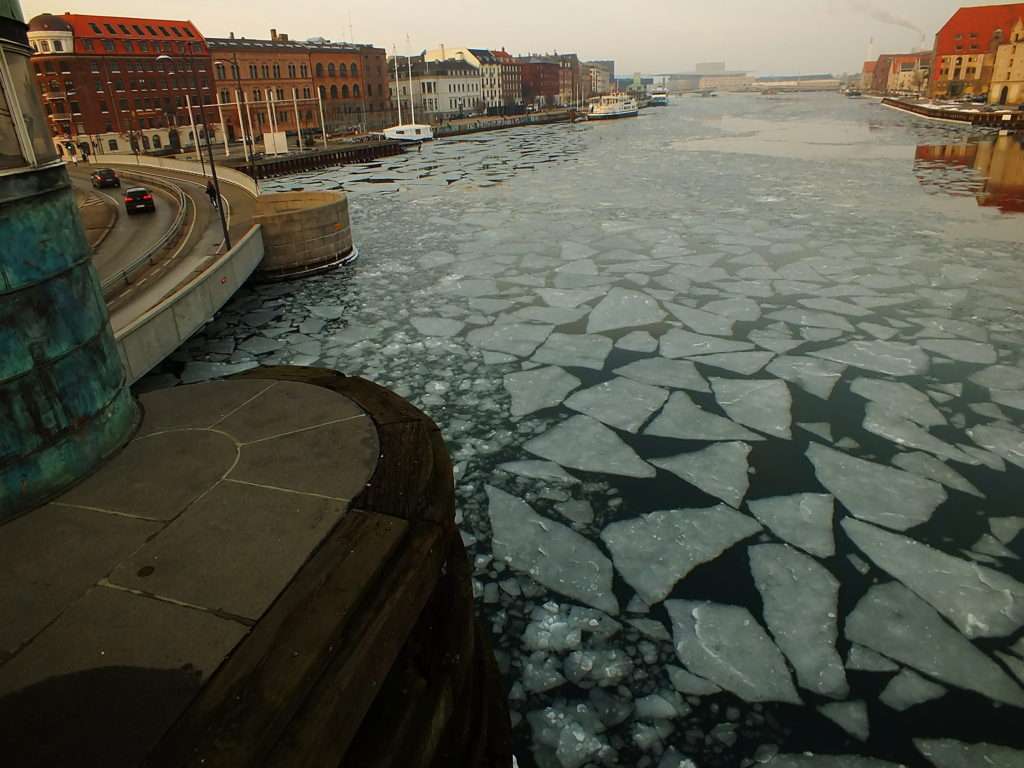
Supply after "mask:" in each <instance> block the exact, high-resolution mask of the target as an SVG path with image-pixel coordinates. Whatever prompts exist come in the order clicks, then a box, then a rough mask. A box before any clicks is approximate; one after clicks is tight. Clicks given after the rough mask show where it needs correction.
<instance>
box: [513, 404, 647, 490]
mask: <svg viewBox="0 0 1024 768" xmlns="http://www.w3.org/2000/svg"><path fill="white" fill-rule="evenodd" d="M523 448H524V449H525V450H527V451H529V452H530V453H532V454H535V455H537V456H540V457H541V458H543V459H548V460H550V461H554V462H556V463H557V464H561V465H562V466H563V467H569V468H570V469H579V470H582V471H584V472H603V473H607V474H610V475H622V476H625V477H654V476H655V475H656V474H657V473H656V472H655V471H654V468H653V467H651V466H650V465H649V464H647V463H646V462H645V461H643V460H642V459H641V458H640V457H639V456H637V455H636V453H635V452H634V451H633V449H632V448H630V447H629V446H628V445H626V444H625V443H624V442H623V441H622V438H620V437H619V436H618V435H617V434H615V432H613V431H612V430H610V429H609V428H608V427H606V426H605V425H604V424H602V423H601V422H599V421H598V420H597V419H592V418H591V417H589V416H573V417H572V418H570V419H568V420H566V421H563V422H562V423H561V424H558V425H557V426H555V427H553V428H552V429H550V430H548V431H547V432H545V433H544V434H543V435H541V436H540V437H535V438H534V439H532V440H530V441H529V442H527V443H526V444H525V445H524V446H523Z"/></svg>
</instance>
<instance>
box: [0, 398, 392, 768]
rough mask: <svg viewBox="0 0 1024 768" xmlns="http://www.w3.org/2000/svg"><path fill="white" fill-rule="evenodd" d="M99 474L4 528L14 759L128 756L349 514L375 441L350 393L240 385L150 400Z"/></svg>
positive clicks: (1, 683)
mask: <svg viewBox="0 0 1024 768" xmlns="http://www.w3.org/2000/svg"><path fill="white" fill-rule="evenodd" d="M141 403H142V406H143V408H144V411H145V417H144V419H143V422H142V425H141V428H140V430H139V432H138V435H137V436H136V437H135V439H134V440H133V441H132V442H131V443H130V444H129V445H128V446H127V447H126V448H125V449H124V451H122V452H121V453H120V454H119V455H118V456H116V457H115V458H114V459H113V460H111V461H110V462H109V463H107V464H106V465H105V466H104V467H103V468H102V469H101V470H100V471H99V472H97V473H96V474H95V475H93V476H92V477H90V478H88V479H87V480H85V481H84V482H82V483H81V484H80V485H78V486H77V487H75V488H74V489H72V490H71V491H69V492H68V493H66V494H65V495H63V496H62V497H60V498H58V499H57V500H56V501H54V502H53V503H51V504H48V505H46V506H45V507H42V508H40V509H37V510H35V511H33V512H31V513H29V514H27V515H25V516H23V517H21V518H18V519H16V520H14V521H12V522H10V523H8V524H6V525H4V526H2V527H0V562H2V563H3V564H4V573H5V578H4V579H3V580H0V615H2V616H3V617H4V621H3V622H0V722H3V728H2V729H0V754H3V756H4V760H3V762H4V764H5V765H9V766H20V765H104V766H125V765H132V764H134V763H135V762H136V761H137V760H138V759H139V758H140V757H141V756H143V755H145V754H146V753H147V752H148V751H149V750H150V749H151V748H152V747H153V745H154V744H155V743H156V742H157V740H158V739H159V738H160V737H161V735H162V734H163V733H164V732H165V731H166V729H167V728H168V727H169V726H170V725H171V724H172V723H173V722H174V721H175V720H176V719H177V718H178V716H179V715H180V713H181V712H182V711H183V710H184V709H185V708H186V706H187V705H188V703H189V702H190V701H191V700H192V699H193V698H194V696H195V695H196V693H197V692H198V690H199V689H200V688H201V686H203V685H204V683H205V681H207V680H208V679H209V677H210V675H211V674H212V673H213V672H214V670H216V669H217V667H218V666H219V665H220V664H221V662H222V661H223V660H224V659H225V657H227V656H228V655H229V654H230V653H231V651H232V649H234V648H235V646H236V645H237V644H238V643H239V642H240V641H241V640H242V639H243V638H244V637H245V636H246V635H247V634H248V633H249V631H250V628H251V627H252V626H253V625H254V624H255V623H256V622H257V621H258V620H259V619H260V617H261V616H262V615H263V614H264V613H265V612H266V611H267V609H268V608H269V607H270V606H271V604H272V603H273V602H274V600H275V598H277V597H278V595H279V594H280V593H281V592H282V590H283V589H284V588H285V587H286V586H287V585H288V584H289V582H290V581H291V580H292V579H293V577H294V576H295V574H296V572H297V571H298V570H299V569H300V568H301V567H302V566H303V564H304V563H306V561H307V560H309V558H310V556H311V554H312V553H313V552H314V550H316V549H317V547H318V546H319V545H320V543H321V541H322V540H323V539H324V538H325V537H326V536H327V535H328V534H330V533H331V531H332V529H333V528H334V527H335V525H336V524H337V523H339V521H341V520H342V519H343V518H345V517H346V515H347V514H348V507H349V501H350V500H351V499H352V498H354V497H355V496H356V495H358V494H359V493H360V491H361V490H362V489H363V488H364V486H365V485H366V484H367V482H368V481H369V479H370V477H371V476H372V475H373V473H374V470H375V467H376V463H377V456H378V452H379V451H378V444H379V443H378V435H377V430H376V428H375V426H374V424H373V421H372V420H371V418H370V417H369V416H368V415H367V414H366V413H365V412H364V411H363V410H362V409H361V408H360V407H359V406H357V405H356V404H355V403H354V402H353V401H352V400H351V399H349V398H347V397H345V396H343V395H341V394H338V393H335V392H332V391H330V390H327V389H323V388H320V387H315V386H310V385H308V384H302V383H296V382H287V381H271V380H260V379H251V380H236V381H227V382H215V383H209V384H198V385H193V386H187V387H178V388H175V389H170V390H162V391H158V392H154V393H150V394H148V395H144V396H143V397H142V398H141Z"/></svg>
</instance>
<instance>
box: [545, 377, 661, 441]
mask: <svg viewBox="0 0 1024 768" xmlns="http://www.w3.org/2000/svg"><path fill="white" fill-rule="evenodd" d="M667 398H668V392H667V391H665V390H664V389H659V388H658V387H652V386H650V385H648V384H640V383H638V382H636V381H631V380H630V379H625V378H621V377H618V378H614V379H611V380H610V381H606V382H603V383H601V384H598V385H597V386H594V387H590V388H589V389H582V390H580V391H579V392H577V393H575V394H574V395H572V397H570V398H569V399H568V400H566V401H565V404H566V406H567V407H569V408H572V409H573V410H574V411H579V412H580V413H584V414H586V415H587V416H593V417H594V418H595V419H597V420H598V421H602V422H604V423H605V424H608V425H609V426H612V427H615V428H617V429H621V430H624V431H626V432H633V433H635V432H637V431H638V430H639V429H640V427H642V426H643V425H644V423H645V422H646V421H647V420H648V419H649V418H650V417H651V416H652V415H653V414H655V413H657V411H658V409H659V408H661V406H662V404H663V403H664V402H665V400H666V399H667Z"/></svg>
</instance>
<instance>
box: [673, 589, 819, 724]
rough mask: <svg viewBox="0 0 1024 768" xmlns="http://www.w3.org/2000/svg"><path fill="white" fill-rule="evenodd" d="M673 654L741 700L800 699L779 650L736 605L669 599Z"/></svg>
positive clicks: (793, 701)
mask: <svg viewBox="0 0 1024 768" xmlns="http://www.w3.org/2000/svg"><path fill="white" fill-rule="evenodd" d="M665 608H666V609H667V610H668V614H669V617H670V618H671V619H672V628H673V634H674V641H675V649H676V655H677V656H678V657H679V660H680V661H681V662H682V663H683V664H685V665H686V667H687V668H688V669H690V670H691V671H692V672H694V673H696V674H698V675H700V676H701V677H704V678H707V679H708V680H711V681H713V682H715V683H717V684H718V685H719V686H721V687H722V688H725V689H726V690H728V691H732V692H733V693H735V694H736V695H737V696H739V697H740V698H741V699H744V700H745V701H751V702H757V701H782V702H787V703H790V704H799V703H801V701H800V697H799V695H798V694H797V692H796V689H795V688H794V687H793V681H792V680H791V679H790V676H789V670H788V669H787V667H786V661H785V659H784V658H783V656H782V653H781V652H780V651H779V649H778V648H777V647H776V646H775V644H774V643H773V642H772V641H771V639H770V638H769V637H768V635H767V633H766V632H765V631H764V629H763V628H762V627H761V625H760V624H758V622H757V620H756V619H755V618H754V617H753V616H751V615H750V612H749V611H748V610H747V609H746V608H742V607H740V606H738V605H721V604H717V603H708V602H703V603H702V602H693V601H690V600H667V601H665Z"/></svg>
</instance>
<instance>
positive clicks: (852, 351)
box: [809, 341, 929, 376]
mask: <svg viewBox="0 0 1024 768" xmlns="http://www.w3.org/2000/svg"><path fill="white" fill-rule="evenodd" d="M809 354H811V355H813V356H814V357H821V358H824V359H826V360H832V361H834V362H837V363H845V364H846V365H850V366H853V367H854V368H861V369H863V370H866V371H875V372H877V373H886V374H889V375H890V376H913V375H917V374H922V373H926V372H927V371H928V365H929V361H928V355H926V354H925V353H924V352H922V351H921V350H920V349H918V348H917V347H913V346H910V345H909V344H902V343H900V342H897V341H851V342H847V343H846V344H841V345H839V346H838V347H831V348H829V349H823V350H820V351H817V352H811V353H809Z"/></svg>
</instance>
